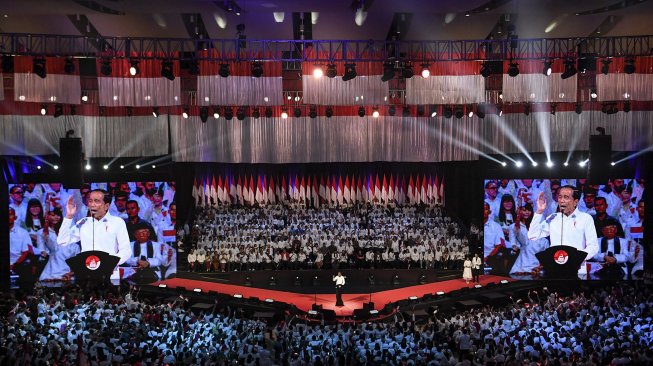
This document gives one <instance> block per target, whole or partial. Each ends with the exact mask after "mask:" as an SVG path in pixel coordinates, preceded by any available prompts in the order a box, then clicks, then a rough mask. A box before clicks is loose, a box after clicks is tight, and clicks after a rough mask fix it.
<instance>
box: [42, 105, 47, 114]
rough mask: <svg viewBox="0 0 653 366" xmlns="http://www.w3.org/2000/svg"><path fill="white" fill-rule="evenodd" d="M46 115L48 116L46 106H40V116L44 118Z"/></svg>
mask: <svg viewBox="0 0 653 366" xmlns="http://www.w3.org/2000/svg"><path fill="white" fill-rule="evenodd" d="M46 114H48V106H47V105H45V104H42V105H41V115H42V116H45V115H46Z"/></svg>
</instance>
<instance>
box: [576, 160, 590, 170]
mask: <svg viewBox="0 0 653 366" xmlns="http://www.w3.org/2000/svg"><path fill="white" fill-rule="evenodd" d="M589 162H590V159H585V160H582V161H580V162H579V163H578V165H580V167H581V168H584V167H585V166H586V165H587V163H589Z"/></svg>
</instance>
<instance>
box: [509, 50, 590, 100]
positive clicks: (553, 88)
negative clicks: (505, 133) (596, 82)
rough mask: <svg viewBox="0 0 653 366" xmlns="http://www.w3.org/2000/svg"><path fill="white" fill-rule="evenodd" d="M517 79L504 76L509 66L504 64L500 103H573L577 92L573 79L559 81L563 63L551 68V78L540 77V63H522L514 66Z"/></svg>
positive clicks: (557, 61)
mask: <svg viewBox="0 0 653 366" xmlns="http://www.w3.org/2000/svg"><path fill="white" fill-rule="evenodd" d="M517 63H518V65H517V66H518V68H519V75H517V76H515V77H512V76H510V75H508V67H509V64H510V62H509V61H505V62H504V65H503V66H504V74H503V101H504V102H533V103H537V102H551V103H556V102H560V103H563V102H576V93H577V89H578V82H577V75H574V76H572V77H569V78H567V79H562V78H561V75H562V72H563V71H564V69H565V68H564V62H563V60H555V61H554V62H553V63H552V65H551V75H549V76H546V75H544V61H541V60H522V61H519V62H517Z"/></svg>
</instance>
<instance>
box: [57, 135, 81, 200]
mask: <svg viewBox="0 0 653 366" xmlns="http://www.w3.org/2000/svg"><path fill="white" fill-rule="evenodd" d="M83 163H84V154H83V153H82V139H81V138H79V137H67V138H61V139H59V165H60V167H59V168H60V171H61V175H60V177H61V183H62V184H63V186H64V187H65V188H66V189H68V188H77V189H79V188H82V184H83V183H84V170H83Z"/></svg>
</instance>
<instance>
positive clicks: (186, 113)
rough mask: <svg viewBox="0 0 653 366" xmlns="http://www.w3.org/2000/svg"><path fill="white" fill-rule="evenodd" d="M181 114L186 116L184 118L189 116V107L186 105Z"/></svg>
mask: <svg viewBox="0 0 653 366" xmlns="http://www.w3.org/2000/svg"><path fill="white" fill-rule="evenodd" d="M181 116H182V117H184V119H186V118H188V107H184V109H183V111H182V112H181Z"/></svg>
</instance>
